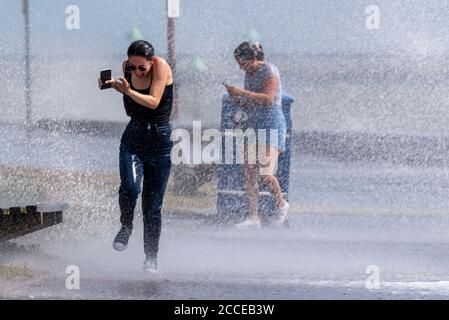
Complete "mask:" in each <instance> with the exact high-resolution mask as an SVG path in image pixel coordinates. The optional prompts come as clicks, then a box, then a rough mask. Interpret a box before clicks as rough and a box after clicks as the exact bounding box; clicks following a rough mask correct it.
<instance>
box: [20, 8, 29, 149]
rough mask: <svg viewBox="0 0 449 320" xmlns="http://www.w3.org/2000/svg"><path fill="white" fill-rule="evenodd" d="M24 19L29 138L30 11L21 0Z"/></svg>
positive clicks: (27, 133) (26, 103) (27, 129)
mask: <svg viewBox="0 0 449 320" xmlns="http://www.w3.org/2000/svg"><path fill="white" fill-rule="evenodd" d="M22 9H23V14H24V17H25V106H26V124H25V125H26V135H27V140H29V139H30V136H31V132H30V131H31V47H30V11H29V1H28V0H22Z"/></svg>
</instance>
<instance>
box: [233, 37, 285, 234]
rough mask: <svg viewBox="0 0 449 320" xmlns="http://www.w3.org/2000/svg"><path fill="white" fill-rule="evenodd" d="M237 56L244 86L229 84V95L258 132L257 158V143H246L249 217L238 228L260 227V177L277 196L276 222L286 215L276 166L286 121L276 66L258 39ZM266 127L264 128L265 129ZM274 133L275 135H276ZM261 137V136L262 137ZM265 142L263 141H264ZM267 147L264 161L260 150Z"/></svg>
mask: <svg viewBox="0 0 449 320" xmlns="http://www.w3.org/2000/svg"><path fill="white" fill-rule="evenodd" d="M234 57H235V59H236V61H237V63H238V64H239V66H240V68H241V69H242V70H243V71H245V87H244V89H241V88H237V87H234V86H226V90H227V91H228V93H229V94H230V96H231V97H232V98H233V99H234V100H235V101H236V102H238V103H239V105H240V106H241V107H242V108H243V109H244V110H245V111H246V113H247V115H248V123H247V124H248V126H247V129H254V131H255V133H256V141H257V149H258V150H259V153H258V157H257V158H258V159H257V160H256V162H255V163H254V164H253V163H251V160H250V159H251V158H250V157H251V156H254V154H251V153H254V152H255V149H256V148H255V146H254V145H253V146H251V143H248V142H246V143H245V149H244V153H245V154H244V175H245V190H246V194H247V200H248V208H249V213H250V214H249V217H248V218H247V219H246V220H244V221H243V222H241V223H239V224H237V227H239V228H245V229H246V228H260V226H261V224H260V217H259V214H258V203H259V186H258V183H257V179H258V177H259V176H260V177H261V180H262V182H263V183H264V184H265V185H266V186H267V187H268V189H269V190H270V192H271V193H272V194H273V196H274V197H275V199H276V205H277V208H278V212H277V217H276V220H275V225H278V226H280V225H283V224H284V222H285V219H286V217H287V211H288V207H289V205H288V203H287V201H285V200H284V198H283V196H282V190H281V187H280V185H279V181H278V179H277V178H276V176H275V175H274V174H275V169H276V164H277V161H278V157H279V154H280V153H281V152H283V151H285V134H286V124H285V118H284V114H283V112H282V107H281V100H282V84H281V80H280V75H279V71H278V69H277V67H276V66H275V65H273V64H270V63H266V62H264V53H263V49H262V46H261V45H260V44H259V43H250V42H244V43H242V44H241V45H239V46H238V47H237V49H235V52H234ZM264 130H265V131H264ZM273 136H274V138H273ZM261 138H262V139H261ZM265 143H266V145H262V144H265ZM263 147H265V151H266V152H265V155H264V157H263V158H264V161H261V160H262V159H261V154H260V150H263ZM253 159H254V157H253Z"/></svg>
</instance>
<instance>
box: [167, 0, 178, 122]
mask: <svg viewBox="0 0 449 320" xmlns="http://www.w3.org/2000/svg"><path fill="white" fill-rule="evenodd" d="M179 16H180V0H167V19H168V21H167V46H168V64H169V65H170V67H171V69H172V72H173V79H174V81H175V79H176V53H175V19H176V18H179ZM178 86H179V84H178V82H175V84H174V87H173V112H172V119H178V116H179V108H178Z"/></svg>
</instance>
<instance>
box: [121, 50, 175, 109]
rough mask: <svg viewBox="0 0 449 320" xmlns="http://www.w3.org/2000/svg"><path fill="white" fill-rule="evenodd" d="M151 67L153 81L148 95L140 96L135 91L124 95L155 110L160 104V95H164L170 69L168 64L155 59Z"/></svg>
mask: <svg viewBox="0 0 449 320" xmlns="http://www.w3.org/2000/svg"><path fill="white" fill-rule="evenodd" d="M156 61H157V62H155V63H154V65H153V67H154V68H155V69H154V70H153V81H152V84H151V89H150V95H146V94H141V93H139V92H137V91H134V90H132V89H130V90H129V91H128V93H126V94H127V95H128V96H129V97H130V98H131V99H133V100H134V101H136V102H137V103H139V104H141V105H143V106H145V107H147V108H150V109H156V108H157V107H158V106H159V103H160V102H161V99H162V95H163V94H164V90H165V86H166V85H167V79H168V78H169V75H170V67H169V65H168V63H167V62H166V61H165V60H163V59H160V58H159V59H157V60H156Z"/></svg>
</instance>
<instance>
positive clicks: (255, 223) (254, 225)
mask: <svg viewBox="0 0 449 320" xmlns="http://www.w3.org/2000/svg"><path fill="white" fill-rule="evenodd" d="M235 226H236V227H237V228H238V229H260V228H261V224H260V220H254V219H251V218H248V219H246V220H244V221H243V222H240V223H237V224H236V225H235Z"/></svg>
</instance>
